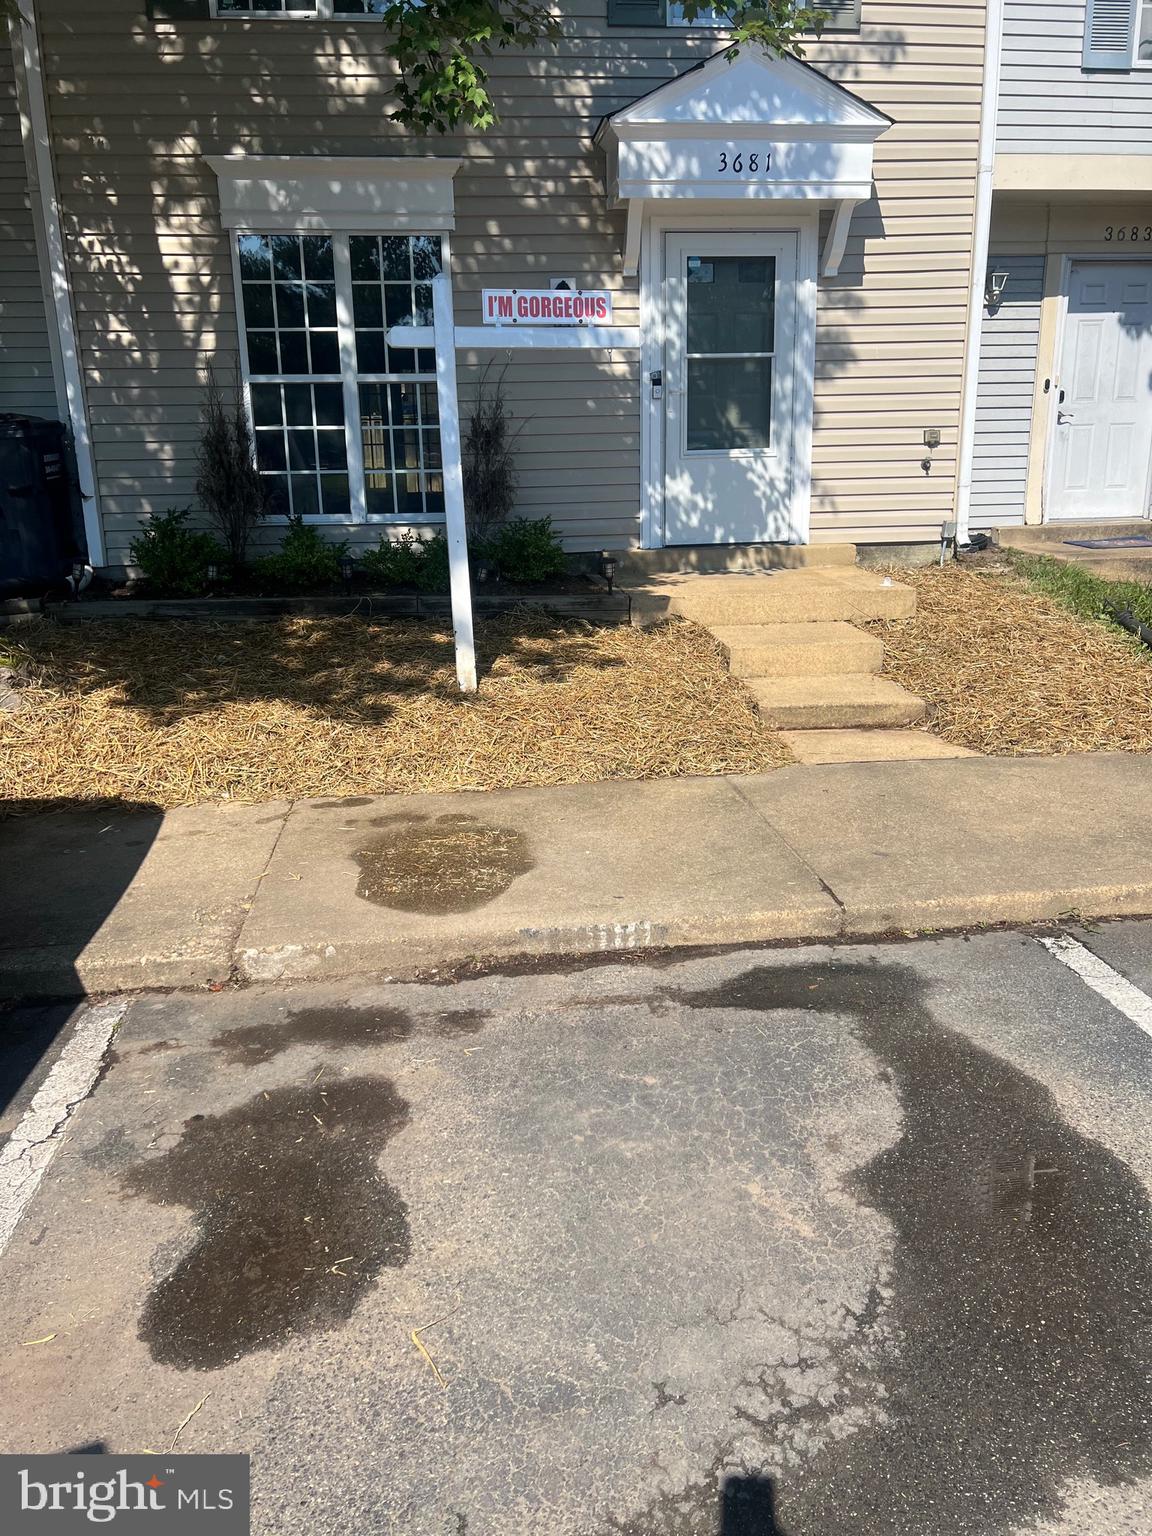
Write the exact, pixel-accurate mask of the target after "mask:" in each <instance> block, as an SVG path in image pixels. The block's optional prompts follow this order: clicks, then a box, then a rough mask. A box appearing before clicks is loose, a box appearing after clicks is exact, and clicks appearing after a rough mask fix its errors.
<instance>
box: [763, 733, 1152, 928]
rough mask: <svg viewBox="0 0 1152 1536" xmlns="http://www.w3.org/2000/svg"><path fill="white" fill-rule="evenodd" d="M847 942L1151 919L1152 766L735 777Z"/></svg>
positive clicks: (981, 760) (972, 765) (1121, 761)
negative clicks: (1050, 922) (812, 876)
mask: <svg viewBox="0 0 1152 1536" xmlns="http://www.w3.org/2000/svg"><path fill="white" fill-rule="evenodd" d="M734 782H735V783H737V784H738V785H739V787H740V788H741V790H742V792H743V793H744V794H746V795H747V796H748V799H749V800H750V802H751V803H752V804H753V805H755V806H756V807H757V809H758V810H759V811H760V812H761V813H762V814H763V816H764V817H765V818H766V820H767V821H768V822H769V823H770V824H771V825H772V826H774V827H776V828H777V830H778V831H780V833H781V834H782V835H783V836H784V837H785V838H786V840H787V842H788V844H789V846H790V847H792V848H793V849H795V851H796V852H797V853H798V854H800V855H801V857H802V858H803V859H804V860H805V861H806V862H807V863H808V864H810V865H811V866H812V867H813V868H814V869H815V870H816V871H817V873H818V874H819V875H820V877H821V879H822V880H823V881H824V882H825V883H826V884H827V886H828V887H829V889H830V890H831V891H833V892H834V893H835V895H836V897H837V899H838V900H839V901H840V902H841V903H842V904H843V908H844V915H843V931H844V933H845V934H861V935H867V934H876V933H885V932H888V931H890V930H924V929H933V928H960V927H969V926H974V925H976V924H979V923H1000V922H1005V923H1007V922H1011V923H1027V922H1038V921H1043V920H1045V919H1050V918H1054V917H1059V916H1061V915H1062V914H1065V913H1069V912H1081V913H1083V914H1084V915H1086V916H1089V915H1090V916H1097V917H1102V916H1125V915H1134V914H1137V913H1148V912H1152V817H1149V815H1148V804H1149V796H1150V795H1152V757H1146V756H1140V755H1136V754H1126V753H1094V754H1084V755H1081V756H1069V757H1047V758H1040V757H1032V758H1004V757H1001V758H993V757H971V758H957V759H953V760H950V761H949V760H944V761H940V762H906V763H840V764H831V765H826V766H813V765H808V764H804V765H797V766H794V767H788V768H784V769H781V770H780V772H778V773H774V774H772V775H770V776H768V775H748V776H747V777H741V778H738V779H736V780H734Z"/></svg>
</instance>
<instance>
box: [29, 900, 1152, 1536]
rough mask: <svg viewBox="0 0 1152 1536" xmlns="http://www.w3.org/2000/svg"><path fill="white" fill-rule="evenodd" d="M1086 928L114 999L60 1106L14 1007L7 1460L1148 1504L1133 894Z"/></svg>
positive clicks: (542, 1504) (373, 1511)
mask: <svg viewBox="0 0 1152 1536" xmlns="http://www.w3.org/2000/svg"><path fill="white" fill-rule="evenodd" d="M1078 938H1079V939H1080V941H1081V943H1082V944H1083V945H1084V946H1086V948H1087V950H1088V951H1089V958H1090V957H1091V956H1092V955H1095V956H1097V957H1099V958H1100V959H1102V960H1104V961H1106V962H1108V964H1110V965H1111V966H1113V967H1115V969H1116V971H1117V972H1119V976H1120V978H1121V979H1120V982H1119V986H1118V988H1114V989H1113V998H1114V1000H1113V1001H1109V1000H1108V996H1107V995H1101V992H1100V990H1099V988H1096V989H1094V988H1093V986H1092V985H1090V984H1089V983H1088V982H1087V981H1086V980H1085V979H1084V977H1083V976H1082V975H1080V974H1077V973H1076V971H1075V970H1073V969H1070V968H1069V966H1068V965H1067V964H1064V963H1061V960H1060V959H1059V957H1058V956H1056V955H1054V954H1053V953H1051V952H1050V951H1049V950H1048V949H1046V948H1045V947H1044V946H1043V945H1042V944H1041V942H1040V941H1039V939H1038V938H1037V937H1036V936H1034V935H1032V934H1028V933H993V934H984V935H979V936H973V937H971V938H967V939H965V938H958V937H955V938H946V939H937V940H922V941H917V942H908V943H904V944H894V945H875V946H865V945H853V946H843V947H828V946H819V947H809V948H791V949H782V948H776V949H771V948H769V949H746V950H739V951H726V952H720V953H714V954H698V953H691V954H684V953H680V954H677V953H675V952H673V953H670V954H668V955H662V956H648V957H644V956H632V957H629V958H628V959H627V961H625V960H622V959H620V958H618V957H617V958H613V959H612V960H610V961H606V962H605V963H597V964H588V965H578V964H574V963H573V962H572V961H571V959H565V960H563V961H557V962H555V964H552V963H550V962H548V961H547V960H543V961H541V960H536V961H533V962H532V963H531V966H530V968H528V969H526V970H525V971H523V972H522V973H517V970H516V967H515V966H512V967H510V968H509V969H508V970H506V971H504V972H499V973H496V974H486V975H484V974H471V973H470V974H462V975H452V974H447V973H445V974H441V975H439V976H436V977H434V978H432V979H431V980H429V981H427V982H425V983H421V984H404V985H399V984H389V983H383V982H380V983H378V982H371V983H368V982H354V983H346V982H345V983H325V984H322V985H321V984H316V985H308V984H298V985H293V986H290V987H259V986H254V987H249V988H247V989H244V990H225V991H220V992H216V993H178V994H171V995H141V996H137V997H135V998H132V999H129V1000H127V1001H126V1006H124V1007H123V1008H122V1009H121V1008H119V1007H117V1008H115V1009H111V1010H109V1009H107V1008H106V1010H105V1013H104V1014H102V1015H100V1016H99V1017H100V1018H104V1019H106V1020H108V1021H109V1022H108V1025H107V1027H108V1029H109V1030H110V1031H111V1030H112V1029H113V1028H115V1033H114V1035H113V1036H112V1038H111V1043H110V1048H109V1050H108V1052H107V1054H106V1056H105V1058H104V1060H103V1063H102V1065H101V1064H100V1063H99V1062H98V1061H97V1058H96V1057H93V1058H92V1070H91V1072H90V1073H89V1078H91V1077H92V1076H95V1079H96V1080H95V1082H94V1084H93V1086H92V1087H91V1091H90V1092H88V1091H87V1082H86V1081H85V1085H84V1087H83V1088H81V1089H77V1088H76V1087H74V1086H73V1087H71V1088H69V1087H68V1084H69V1083H70V1082H73V1083H74V1082H75V1081H76V1080H77V1078H76V1073H75V1071H74V1072H73V1073H72V1076H71V1077H69V1075H68V1073H67V1072H66V1071H65V1070H64V1068H66V1067H67V1065H68V1062H69V1059H70V1058H69V1052H70V1045H69V1042H70V1040H72V1039H73V1038H74V1037H77V1038H78V1037H79V1034H80V1033H82V1032H83V1030H84V1028H85V1025H84V1019H85V1011H84V1010H75V1011H74V1012H72V1013H71V1015H70V1016H69V1010H67V1009H57V1010H51V1009H46V1008H44V1007H40V1008H37V1009H29V1010H20V1009H10V1010H9V1011H8V1012H6V1013H2V1014H0V1030H2V1037H0V1038H2V1042H3V1043H2V1045H0V1051H2V1053H3V1054H2V1065H3V1072H4V1077H3V1084H4V1086H5V1088H6V1091H5V1092H4V1093H3V1094H2V1095H0V1098H3V1099H7V1100H8V1105H7V1108H6V1109H5V1111H4V1113H3V1117H2V1118H0V1137H3V1136H8V1137H11V1138H12V1140H11V1141H10V1142H9V1144H8V1149H7V1150H9V1151H10V1152H11V1150H12V1149H13V1148H15V1147H16V1146H17V1144H18V1139H19V1138H20V1136H21V1135H23V1136H24V1138H25V1143H26V1144H27V1146H28V1148H30V1155H35V1156H37V1157H40V1158H41V1160H42V1161H43V1163H44V1170H43V1174H42V1180H41V1182H40V1183H39V1185H38V1187H34V1189H33V1191H32V1192H31V1193H30V1192H29V1189H28V1188H25V1189H24V1192H23V1193H22V1194H19V1196H18V1198H19V1200H20V1202H21V1206H20V1210H19V1212H18V1213H17V1214H19V1220H18V1222H16V1224H15V1229H14V1232H13V1235H12V1237H11V1240H10V1242H9V1245H8V1248H7V1252H6V1253H5V1254H4V1256H3V1258H2V1259H0V1356H2V1359H3V1366H2V1372H3V1381H4V1392H3V1396H2V1399H0V1451H19V1452H26V1453H30V1452H43V1451H55V1450H60V1451H64V1450H78V1449H82V1448H85V1449H92V1450H100V1449H103V1450H107V1451H112V1452H116V1453H127V1452H140V1451H155V1452H157V1453H164V1454H167V1453H169V1452H170V1451H171V1452H173V1453H176V1454H178V1453H181V1452H190V1451H240V1452H247V1453H250V1454H251V1456H252V1464H253V1487H254V1525H253V1528H254V1530H255V1531H257V1532H259V1533H260V1536H273V1533H275V1536H288V1533H293V1536H295V1533H298V1532H301V1531H308V1532H310V1533H311V1532H315V1533H330V1532H331V1533H336V1532H340V1533H343V1532H350V1533H351V1532H357V1533H361V1532H382V1533H384V1532H396V1533H399V1532H404V1533H406V1536H489V1533H492V1536H521V1533H523V1536H529V1533H531V1536H535V1533H547V1536H720V1533H723V1536H746V1533H747V1536H752V1533H757V1536H771V1533H772V1532H779V1533H781V1536H847V1533H849V1532H852V1533H862V1532H868V1533H870V1536H961V1533H963V1536H1024V1533H1028V1536H1035V1533H1041V1536H1127V1533H1138V1536H1147V1533H1152V1202H1150V1198H1149V1191H1150V1188H1152V1138H1150V1137H1149V1132H1148V1128H1149V1108H1150V1102H1152V1036H1150V1035H1149V1033H1148V1031H1147V1027H1146V1021H1147V1019H1148V1018H1152V1003H1148V1002H1147V999H1144V1004H1146V1005H1147V1007H1148V1009H1149V1012H1148V1014H1147V1015H1145V1014H1143V1013H1142V1007H1143V1006H1144V1005H1143V1004H1141V1002H1140V998H1141V996H1142V993H1143V989H1147V988H1152V923H1145V922H1124V923H1117V924H1110V925H1105V926H1102V927H1100V928H1099V929H1097V930H1095V931H1092V932H1088V933H1080V934H1079V935H1078ZM1125 978H1126V980H1127V982H1130V983H1132V984H1133V986H1129V987H1127V989H1126V990H1125V986H1124V980H1123V979H1125ZM1135 989H1141V990H1140V991H1136V990H1135ZM87 1017H88V1021H89V1036H91V1034H92V1030H91V1025H92V1022H93V1021H92V1016H91V1014H90V1013H89V1014H88V1015H87ZM1142 1019H1143V1020H1144V1023H1143V1024H1142ZM116 1021H119V1022H118V1026H117V1023H116ZM96 1023H97V1024H98V1023H99V1019H97V1020H96ZM87 1048H88V1049H89V1050H91V1048H92V1047H91V1044H90V1042H89V1046H88V1047H87ZM98 1066H100V1071H99V1075H98V1076H96V1070H97V1067H98ZM53 1084H57V1085H60V1084H62V1085H63V1087H62V1088H61V1090H60V1091H61V1093H63V1094H64V1095H65V1096H66V1095H67V1094H69V1093H71V1094H72V1095H74V1097H73V1098H71V1099H66V1102H65V1101H63V1100H62V1102H63V1108H62V1109H60V1111H59V1113H58V1115H57V1119H58V1121H59V1128H57V1129H55V1130H53V1129H51V1127H50V1128H49V1130H48V1131H47V1132H45V1133H43V1135H41V1134H40V1133H39V1132H37V1133H36V1134H35V1135H34V1134H33V1131H32V1130H30V1129H29V1127H30V1126H31V1127H33V1129H34V1128H35V1126H37V1125H41V1124H44V1123H48V1122H50V1121H51V1120H52V1115H51V1114H48V1113H47V1112H46V1109H45V1104H46V1101H47V1100H48V1099H50V1098H51V1096H52V1093H53V1091H54V1089H53ZM46 1114H47V1119H46ZM22 1128H23V1129H22ZM37 1137H39V1139H38V1140H37ZM52 1153H54V1156H52V1158H51V1161H50V1162H48V1161H47V1157H46V1154H48V1155H50V1154H52ZM37 1177H39V1170H38V1172H37Z"/></svg>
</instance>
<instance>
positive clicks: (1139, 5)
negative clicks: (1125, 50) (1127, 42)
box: [1132, 0, 1152, 69]
mask: <svg viewBox="0 0 1152 1536" xmlns="http://www.w3.org/2000/svg"><path fill="white" fill-rule="evenodd" d="M1133 9H1134V11H1135V16H1134V17H1133V24H1132V68H1133V69H1152V59H1142V58H1141V57H1140V56H1139V54H1138V52H1137V49H1138V48H1139V47H1140V23H1141V21H1142V20H1143V16H1144V12H1145V11H1147V12H1148V13H1149V15H1152V0H1136V4H1135V6H1134V7H1133Z"/></svg>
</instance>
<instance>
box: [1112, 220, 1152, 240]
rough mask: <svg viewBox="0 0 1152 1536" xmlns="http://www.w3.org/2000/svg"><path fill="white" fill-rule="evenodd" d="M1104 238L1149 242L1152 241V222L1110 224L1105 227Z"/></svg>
mask: <svg viewBox="0 0 1152 1536" xmlns="http://www.w3.org/2000/svg"><path fill="white" fill-rule="evenodd" d="M1104 238H1105V240H1115V241H1117V242H1122V241H1133V240H1138V241H1140V243H1141V244H1147V243H1148V242H1149V241H1152V224H1143V225H1141V224H1109V225H1107V226H1106V227H1105V230H1104Z"/></svg>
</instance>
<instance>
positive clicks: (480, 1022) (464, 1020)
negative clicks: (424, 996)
mask: <svg viewBox="0 0 1152 1536" xmlns="http://www.w3.org/2000/svg"><path fill="white" fill-rule="evenodd" d="M487 1022H488V1012H487V1009H484V1008H452V1009H449V1011H448V1012H447V1013H438V1014H436V1015H435V1016H434V1017H433V1018H432V1019H431V1020H430V1022H429V1027H428V1032H429V1034H431V1035H433V1036H435V1037H436V1038H437V1039H440V1040H453V1039H455V1038H456V1037H457V1036H459V1035H478V1034H479V1033H480V1031H481V1030H482V1029H483V1028H484V1025H485V1024H486V1023H487Z"/></svg>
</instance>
